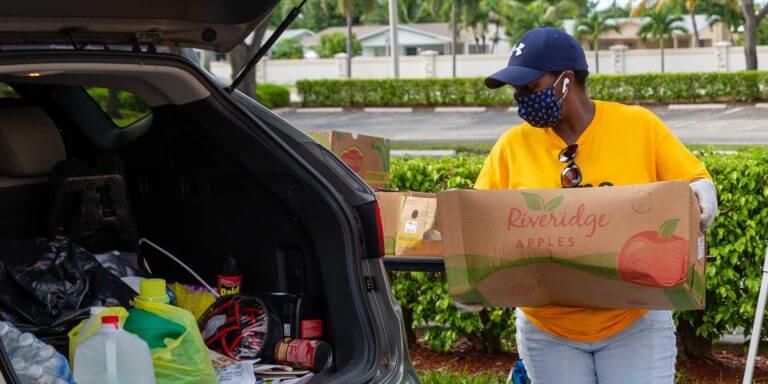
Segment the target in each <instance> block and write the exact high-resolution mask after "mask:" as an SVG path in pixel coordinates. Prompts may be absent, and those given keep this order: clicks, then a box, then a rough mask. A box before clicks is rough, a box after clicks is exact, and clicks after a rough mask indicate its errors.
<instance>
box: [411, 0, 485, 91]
mask: <svg viewBox="0 0 768 384" xmlns="http://www.w3.org/2000/svg"><path fill="white" fill-rule="evenodd" d="M480 1H481V0H447V1H443V0H427V1H426V2H425V5H426V7H427V9H429V10H430V12H432V13H433V14H434V15H440V16H442V15H445V12H446V11H447V10H448V11H449V12H450V18H451V68H452V69H451V72H452V77H456V50H457V46H458V40H459V23H460V22H461V20H460V18H461V17H462V16H464V17H465V18H467V17H471V15H472V12H471V11H469V12H465V10H472V9H477V8H478V7H479V5H480ZM448 6H449V7H450V9H448ZM477 20H478V19H476V20H475V21H477ZM462 25H467V24H466V23H462ZM473 26H474V24H473Z"/></svg>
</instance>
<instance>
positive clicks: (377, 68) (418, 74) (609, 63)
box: [212, 46, 768, 84]
mask: <svg viewBox="0 0 768 384" xmlns="http://www.w3.org/2000/svg"><path fill="white" fill-rule="evenodd" d="M716 52H717V49H716V48H713V47H708V48H680V49H667V50H665V51H664V53H665V66H666V72H711V71H716V70H718V59H717V54H716ZM615 54H616V52H614V51H599V55H600V73H604V74H612V73H620V72H621V70H622V69H621V68H618V67H617V66H616V65H615V60H614V55H615ZM727 57H728V63H727V65H725V66H723V67H722V68H727V70H728V71H739V70H744V68H745V67H746V65H745V60H744V50H743V48H742V47H729V48H728V55H727ZM508 58H509V57H508V55H506V54H498V55H496V54H494V55H458V56H457V57H456V76H458V77H478V76H487V75H489V74H491V73H493V72H495V71H497V70H499V69H501V68H503V67H505V66H506V64H507V60H508ZM430 60H431V58H429V57H424V56H401V57H400V77H402V78H423V77H426V74H427V69H426V68H427V63H428V62H429V61H430ZM434 60H435V62H434V65H435V67H434V76H435V77H451V56H450V55H437V56H435V57H434ZM587 60H588V62H589V66H590V68H591V72H593V73H594V68H595V58H594V52H591V51H590V52H587ZM342 63H343V59H339V58H332V59H303V60H269V59H264V60H263V61H262V62H261V63H259V67H258V68H257V71H261V72H257V73H260V74H261V76H259V77H257V78H259V80H260V81H266V82H269V83H277V84H292V83H294V82H296V80H300V79H337V78H342V77H343V76H344V72H343V71H342V69H343V68H344V67H343V64H342ZM624 63H625V64H624V73H649V72H659V71H660V70H661V64H660V63H661V60H660V55H659V50H656V49H630V50H625V51H624ZM212 64H213V63H212ZM758 65H759V69H761V70H768V46H761V47H758ZM212 71H213V72H214V73H215V74H216V75H217V76H218V77H221V78H228V77H229V73H228V71H229V65H228V64H226V65H224V64H217V65H214V66H213V68H212ZM262 76H263V77H262ZM352 77H353V78H361V79H371V78H390V77H392V61H391V58H390V57H354V58H353V59H352Z"/></svg>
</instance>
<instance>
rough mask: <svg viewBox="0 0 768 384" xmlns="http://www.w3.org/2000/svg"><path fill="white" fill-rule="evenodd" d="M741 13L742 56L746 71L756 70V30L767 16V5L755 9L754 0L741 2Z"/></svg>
mask: <svg viewBox="0 0 768 384" xmlns="http://www.w3.org/2000/svg"><path fill="white" fill-rule="evenodd" d="M741 11H742V12H743V13H744V56H745V58H746V61H747V70H757V45H756V42H757V29H758V28H759V27H760V22H761V21H763V19H764V18H765V16H766V15H768V4H766V5H763V6H761V7H756V6H755V1H754V0H741Z"/></svg>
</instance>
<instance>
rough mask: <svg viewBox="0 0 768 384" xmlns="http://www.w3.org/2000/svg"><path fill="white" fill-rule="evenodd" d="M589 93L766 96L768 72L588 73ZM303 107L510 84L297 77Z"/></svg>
mask: <svg viewBox="0 0 768 384" xmlns="http://www.w3.org/2000/svg"><path fill="white" fill-rule="evenodd" d="M587 84H588V88H589V93H590V96H591V97H592V98H594V99H599V100H612V101H622V102H629V103H670V102H686V103H687V102H710V101H755V100H766V99H768V72H757V71H752V72H723V73H720V72H707V73H658V74H642V75H593V76H590V78H589V79H588V80H587ZM296 88H297V89H298V91H299V94H300V95H301V96H302V98H303V105H304V106H307V107H319V106H432V105H510V104H514V102H515V101H514V98H513V96H512V94H513V92H512V88H511V87H504V88H501V89H496V90H492V89H487V88H485V86H484V85H483V78H480V77H477V78H457V79H374V80H355V79H353V80H300V81H297V82H296Z"/></svg>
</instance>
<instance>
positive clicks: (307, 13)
mask: <svg viewBox="0 0 768 384" xmlns="http://www.w3.org/2000/svg"><path fill="white" fill-rule="evenodd" d="M298 3H299V1H298V0H283V1H281V2H280V4H278V6H277V7H276V8H275V10H274V11H273V12H272V15H273V16H272V18H271V20H270V23H269V27H270V29H273V30H274V29H275V28H277V26H278V25H279V24H280V22H281V21H282V20H283V19H285V17H286V16H287V15H288V12H290V11H291V9H293V7H294V6H296V5H298ZM344 23H345V20H344V17H342V16H340V15H339V14H338V13H337V12H336V3H334V2H331V1H327V0H307V2H306V4H304V6H303V7H302V8H301V13H299V16H298V17H296V20H294V21H293V23H292V24H291V28H306V29H309V30H311V31H320V30H322V29H325V28H328V27H338V26H342V25H344Z"/></svg>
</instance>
